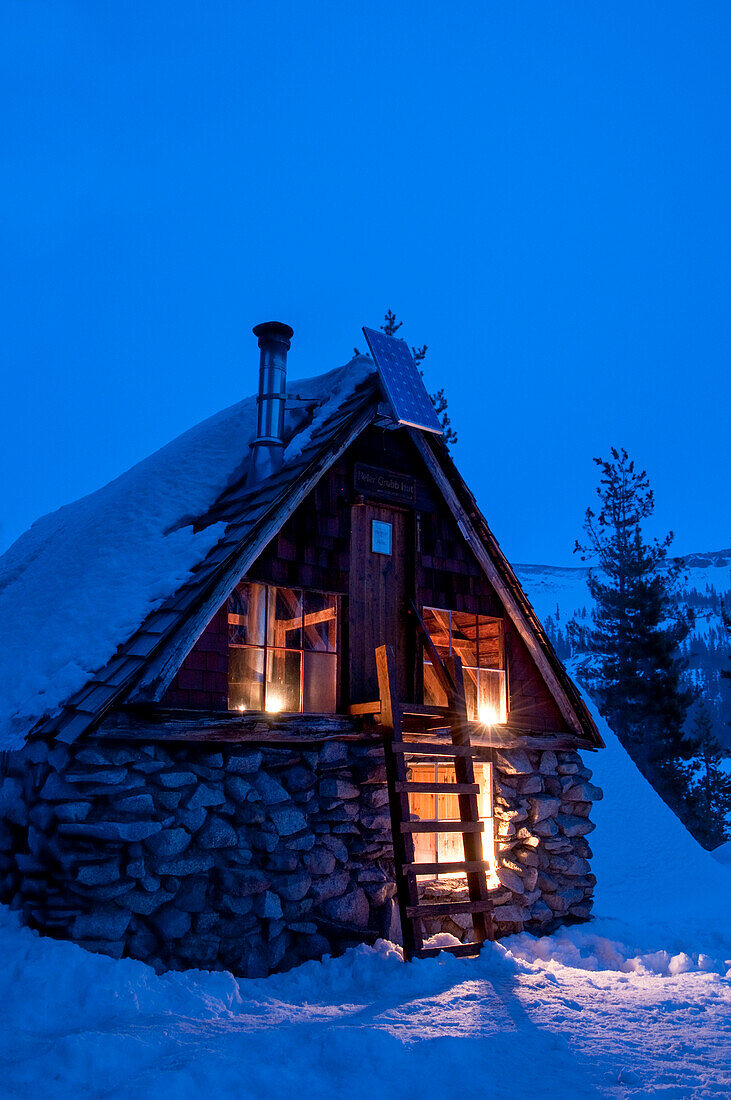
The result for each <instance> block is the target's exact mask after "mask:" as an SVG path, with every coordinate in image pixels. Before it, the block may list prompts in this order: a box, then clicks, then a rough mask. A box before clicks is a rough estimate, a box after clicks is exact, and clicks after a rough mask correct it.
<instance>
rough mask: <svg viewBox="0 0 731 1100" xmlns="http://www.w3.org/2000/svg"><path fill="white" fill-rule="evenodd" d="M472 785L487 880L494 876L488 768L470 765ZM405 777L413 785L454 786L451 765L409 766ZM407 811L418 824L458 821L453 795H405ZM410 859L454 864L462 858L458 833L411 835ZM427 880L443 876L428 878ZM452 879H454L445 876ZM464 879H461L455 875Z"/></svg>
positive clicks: (490, 791) (493, 844) (493, 840)
mask: <svg viewBox="0 0 731 1100" xmlns="http://www.w3.org/2000/svg"><path fill="white" fill-rule="evenodd" d="M474 773H475V782H476V783H478V784H479V787H480V793H479V795H478V805H479V814H480V820H481V821H483V822H484V825H485V828H484V832H483V833H482V858H483V859H484V860H486V861H487V862H488V863H489V864H490V871H489V874H488V879H489V880H494V879H495V878H496V875H495V833H494V828H493V808H492V766H491V765H490V764H488V763H483V762H482V761H477V760H476V761H475V762H474ZM409 778H410V779H411V780H412V781H413V782H415V783H454V782H455V774H454V765H451V764H412V765H411V767H410V776H409ZM409 810H410V812H411V814H412V815H413V816H414V817H416V818H418V819H419V820H420V821H458V820H459V816H460V815H459V796H458V795H456V794H409ZM414 858H415V860H416V862H417V863H458V862H461V861H462V860H463V859H464V845H463V841H462V834H461V833H414ZM429 877H430V878H435V877H436V878H439V877H445V876H443V875H442V876H440V875H436V876H435V875H430V876H429ZM449 877H450V878H451V877H454V876H451V875H450V876H449ZM457 877H464V876H457Z"/></svg>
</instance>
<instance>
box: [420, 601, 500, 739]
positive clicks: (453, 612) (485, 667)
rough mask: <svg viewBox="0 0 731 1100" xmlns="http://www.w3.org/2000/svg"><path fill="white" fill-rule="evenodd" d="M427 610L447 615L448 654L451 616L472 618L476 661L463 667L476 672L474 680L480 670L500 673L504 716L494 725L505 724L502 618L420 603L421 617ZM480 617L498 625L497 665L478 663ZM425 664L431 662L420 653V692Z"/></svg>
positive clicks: (423, 686)
mask: <svg viewBox="0 0 731 1100" xmlns="http://www.w3.org/2000/svg"><path fill="white" fill-rule="evenodd" d="M429 611H434V612H437V613H438V614H440V615H447V616H448V638H449V643H448V649H449V653H450V655H451V654H452V653H453V644H452V639H453V627H452V616H453V615H469V616H470V617H472V618H474V620H475V627H476V631H475V662H476V663H475V664H474V665H471V664H470V665H463V668H464V669H466V670H467V669H468V670H469V671H474V672H476V673H477V674H478V676H477V677H476V680H477V678H479V673H480V672H498V673H501V674H502V695H503V700H502V702H503V715H504V716H500V718H499V721H498V722H497V723H495V724H496V725H505V724H506V723H507V722H508V721H509V717H510V691H509V679H508V668H507V659H506V651H505V622H504V619H503V618H502V617H501V616H499V615H483V614H481V613H480V612H472V611H457V610H455V609H453V608H447V607H434V606H432V605H431V604H424V605H422V609H421V614H422V619H424V620H426V614H425V613H426V612H429ZM480 619H483V620H489V621H490V622H494V623H497V626H498V651H499V657H498V661H499V664H498V667H495V666H494V665H482V664H481V663H480V631H479V620H480ZM432 641H434V639H432ZM425 665H431V662H430V661H429V660H427V658H426V656H425V655H424V654H423V653H422V661H421V679H422V692H423V691H424V689H425V686H426V685H425V679H424V666H425ZM422 697H423V696H422Z"/></svg>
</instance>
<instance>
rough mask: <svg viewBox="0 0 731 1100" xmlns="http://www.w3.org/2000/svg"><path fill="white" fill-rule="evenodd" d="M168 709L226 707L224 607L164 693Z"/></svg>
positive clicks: (226, 669)
mask: <svg viewBox="0 0 731 1100" xmlns="http://www.w3.org/2000/svg"><path fill="white" fill-rule="evenodd" d="M162 702H163V703H164V704H165V706H168V707H195V708H197V709H201V710H226V708H227V707H228V606H225V607H222V608H220V609H219V610H218V611H217V612H216V614H215V615H214V616H213V618H212V619H211V621H210V623H209V624H208V626H207V627H206V629H205V630H204V631H203V633H202V634H201V636H200V638H199V639H198V641H197V642H196V643H195V645H194V646H193V648H192V649H191V651H190V653H189V654H188V656H187V657H186V658H185V660H184V661H183V663H182V665H181V666H180V669H179V670H178V674H177V675H176V677H175V679H174V680H173V682H172V684H171V685H170V687H169V688H168V690H167V691H166V692H165V695H164V697H163V700H162Z"/></svg>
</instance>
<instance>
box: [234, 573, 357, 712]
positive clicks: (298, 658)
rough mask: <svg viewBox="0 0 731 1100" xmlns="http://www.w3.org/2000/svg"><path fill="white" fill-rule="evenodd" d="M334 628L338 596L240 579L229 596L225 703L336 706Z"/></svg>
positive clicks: (300, 708)
mask: <svg viewBox="0 0 731 1100" xmlns="http://www.w3.org/2000/svg"><path fill="white" fill-rule="evenodd" d="M337 628H338V598H337V596H334V595H332V594H330V593H327V592H308V591H306V590H303V589H301V588H280V587H275V586H273V585H268V584H257V583H256V582H254V581H242V582H241V583H240V584H239V585H237V586H236V588H235V589H234V591H233V592H232V594H231V596H230V597H229V601H228V631H229V661H228V705H229V709H230V710H256V711H261V710H266V711H270V712H271V713H276V712H278V711H295V712H300V713H301V712H304V713H306V714H307V713H309V714H312V713H328V712H332V711H334V710H335V707H336V694H337V684H336V681H337V635H338V629H337Z"/></svg>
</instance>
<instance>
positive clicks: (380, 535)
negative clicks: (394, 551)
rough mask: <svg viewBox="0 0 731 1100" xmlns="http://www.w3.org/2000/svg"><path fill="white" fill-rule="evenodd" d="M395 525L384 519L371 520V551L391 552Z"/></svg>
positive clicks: (379, 552)
mask: <svg viewBox="0 0 731 1100" xmlns="http://www.w3.org/2000/svg"><path fill="white" fill-rule="evenodd" d="M392 532H393V525H392V524H390V523H386V522H385V521H384V520H382V519H372V520H371V551H372V552H373V553H374V554H390V553H391V541H392V538H391V536H392Z"/></svg>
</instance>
